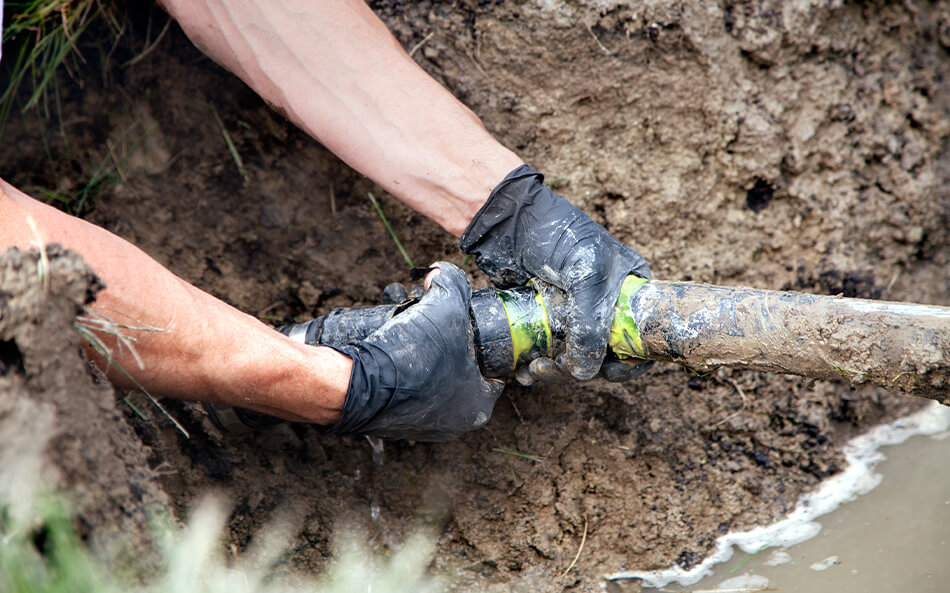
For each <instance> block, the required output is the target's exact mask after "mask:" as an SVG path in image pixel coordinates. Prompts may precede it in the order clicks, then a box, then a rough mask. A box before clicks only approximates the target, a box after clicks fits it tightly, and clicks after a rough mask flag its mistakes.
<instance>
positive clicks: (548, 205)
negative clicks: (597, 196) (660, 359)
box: [460, 165, 651, 383]
mask: <svg viewBox="0 0 950 593" xmlns="http://www.w3.org/2000/svg"><path fill="white" fill-rule="evenodd" d="M543 180H544V177H543V176H542V175H541V174H540V173H538V172H536V171H534V170H532V169H531V168H530V167H528V166H527V165H522V166H520V167H518V168H517V169H515V170H514V171H512V172H511V173H509V174H508V176H507V177H505V179H504V180H502V182H501V183H499V184H498V186H496V187H495V189H494V190H492V192H491V195H489V196H488V200H487V201H486V202H485V205H484V206H482V208H481V210H479V211H478V213H477V214H476V215H475V217H474V218H473V219H472V222H471V223H470V224H469V226H468V228H467V229H466V230H465V233H464V234H463V235H462V239H461V241H460V245H461V247H462V250H463V251H465V253H474V254H477V258H476V260H475V261H476V262H477V263H478V267H480V268H481V269H482V270H484V271H485V273H487V274H488V276H489V277H490V278H491V280H492V282H493V283H495V285H497V286H499V287H502V288H511V287H513V286H519V285H522V284H524V283H526V282H527V281H528V280H529V279H530V278H532V277H536V278H540V279H541V280H544V281H545V282H548V283H550V284H553V285H555V286H557V287H559V288H561V289H562V290H564V291H565V292H566V293H567V295H568V303H569V313H568V323H567V340H566V344H567V348H566V350H565V352H564V353H563V354H561V355H560V356H559V357H558V359H557V362H556V364H554V363H553V361H551V360H550V359H537V360H535V361H533V362H532V364H531V365H529V366H528V367H526V368H528V373H530V374H531V375H533V376H535V377H537V378H544V379H545V380H551V378H552V375H553V374H557V373H558V371H561V372H563V373H566V374H568V375H570V376H572V377H574V378H575V379H579V380H582V381H584V380H588V379H591V378H593V377H594V376H595V375H597V373H598V371H600V370H601V363H602V362H603V360H604V355H605V353H606V351H607V342H608V341H609V339H610V325H611V323H612V322H613V310H614V303H616V302H617V297H618V296H619V295H620V285H621V284H622V283H623V280H624V278H626V277H627V276H628V275H629V274H636V275H637V276H641V277H643V278H650V277H651V276H650V268H649V266H648V265H647V263H646V261H645V260H644V259H643V256H641V255H640V254H639V253H637V252H636V251H634V250H633V249H631V248H630V247H627V246H626V245H624V244H623V243H621V242H620V241H618V240H617V239H615V238H614V237H613V236H612V235H611V234H610V233H608V232H607V230H606V229H605V228H604V227H602V226H600V225H599V224H597V223H596V222H594V221H593V220H591V219H590V217H589V216H587V215H586V214H584V213H583V212H582V211H580V210H578V209H577V208H575V207H574V206H573V205H571V203H570V202H568V201H567V200H565V199H564V198H562V197H561V196H559V195H557V194H555V193H554V192H553V191H551V189H550V188H548V187H546V186H544V185H543V183H542V182H543ZM618 364H619V363H618ZM531 367H534V370H532V368H531ZM615 367H616V365H608V367H605V369H604V375H605V377H606V378H608V379H612V380H624V379H626V378H629V377H630V376H632V375H633V374H638V373H632V372H625V371H623V370H622V369H621V368H620V367H616V368H615ZM608 368H609V370H608ZM518 379H519V381H522V382H524V383H527V382H530V381H531V378H530V377H526V376H525V374H524V373H522V375H521V376H519V377H518Z"/></svg>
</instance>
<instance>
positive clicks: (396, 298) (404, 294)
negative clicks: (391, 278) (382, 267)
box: [383, 282, 409, 305]
mask: <svg viewBox="0 0 950 593" xmlns="http://www.w3.org/2000/svg"><path fill="white" fill-rule="evenodd" d="M408 300H409V291H408V290H407V289H406V287H405V286H404V285H403V284H402V283H401V282H391V283H390V284H387V285H386V288H384V289H383V304H386V305H398V304H400V303H404V302H406V301H408Z"/></svg>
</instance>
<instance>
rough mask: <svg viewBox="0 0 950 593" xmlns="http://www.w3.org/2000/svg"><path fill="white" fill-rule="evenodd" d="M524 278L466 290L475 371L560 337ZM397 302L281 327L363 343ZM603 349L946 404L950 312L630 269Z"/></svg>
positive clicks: (527, 354)
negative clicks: (650, 276)
mask: <svg viewBox="0 0 950 593" xmlns="http://www.w3.org/2000/svg"><path fill="white" fill-rule="evenodd" d="M565 298H566V297H565V296H564V294H563V293H562V292H560V291H559V290H558V289H556V288H554V287H552V286H550V285H547V284H544V283H541V282H536V283H533V284H532V286H525V287H521V288H516V289H513V290H495V289H484V290H479V291H476V292H475V293H474V294H473V295H472V308H471V316H472V327H473V329H474V334H475V344H476V353H477V356H478V360H479V365H480V366H481V369H482V372H483V373H484V374H485V375H486V376H490V377H504V376H507V375H510V374H511V373H512V371H514V369H515V368H517V367H518V366H520V365H522V364H526V363H527V362H529V361H531V360H532V359H533V358H536V357H538V356H556V355H557V353H558V352H560V351H561V349H562V348H563V344H564V332H565V326H564V323H565V319H566V300H565ZM405 306H406V305H398V306H397V305H387V306H380V307H366V308H351V309H337V310H335V311H333V312H331V313H330V314H329V315H327V316H325V317H321V318H319V319H315V320H313V321H309V322H306V323H301V324H296V325H292V326H289V327H287V328H284V332H285V333H287V334H288V335H289V336H291V337H293V338H295V339H297V340H299V341H301V342H305V343H308V344H337V345H339V344H345V343H347V342H352V341H357V340H360V339H362V338H364V337H366V336H367V335H369V334H370V333H372V331H373V330H375V329H376V328H378V327H379V326H380V325H382V324H383V323H384V322H385V321H386V320H387V319H389V318H390V317H391V316H393V315H398V313H399V311H400V310H401V309H402V308H404V307H405ZM610 349H611V351H612V353H613V355H615V356H617V357H618V358H620V359H626V360H630V361H631V362H633V363H639V362H642V361H643V360H644V359H646V360H657V361H669V362H676V363H679V364H682V365H685V366H687V367H690V368H693V369H695V370H696V371H698V372H701V373H705V372H709V371H712V370H713V369H715V368H717V367H730V368H743V369H754V370H760V371H768V372H778V373H788V374H793V375H800V376H803V377H812V378H816V379H837V380H842V379H843V380H846V381H848V382H849V383H851V384H852V385H862V384H874V385H880V386H883V387H886V388H888V389H892V390H894V391H899V392H902V393H906V394H910V395H916V396H922V397H927V398H930V399H934V400H937V401H939V402H941V403H942V404H945V405H947V404H950V356H948V353H950V308H948V307H938V306H931V305H915V304H909V303H894V302H885V301H873V300H864V299H852V298H843V297H833V296H818V295H812V294H804V293H799V292H791V291H788V292H786V291H772V290H757V289H751V288H728V287H723V286H712V285H704V284H696V283H690V282H666V281H660V280H644V279H641V278H636V277H634V276H630V277H628V278H627V280H626V281H625V282H624V285H623V289H622V291H621V294H620V298H619V299H618V301H617V304H616V307H615V315H614V321H613V326H612V328H611V337H610Z"/></svg>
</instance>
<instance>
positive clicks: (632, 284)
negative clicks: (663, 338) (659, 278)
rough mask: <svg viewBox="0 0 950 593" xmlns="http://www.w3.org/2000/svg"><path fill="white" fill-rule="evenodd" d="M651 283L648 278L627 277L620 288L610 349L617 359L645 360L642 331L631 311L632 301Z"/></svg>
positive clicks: (611, 331) (612, 326) (615, 307)
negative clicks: (641, 289) (638, 292)
mask: <svg viewBox="0 0 950 593" xmlns="http://www.w3.org/2000/svg"><path fill="white" fill-rule="evenodd" d="M647 282H649V280H647V279H646V278H639V277H637V276H633V275H630V276H627V279H626V280H624V281H623V285H622V286H621V287H620V296H619V297H618V298H617V304H615V305H614V322H613V324H612V325H611V326H610V342H609V346H610V349H611V350H613V352H614V354H616V355H617V358H620V359H624V358H643V357H644V355H645V354H646V353H645V352H644V350H643V342H641V341H640V329H639V328H638V327H637V322H636V321H635V320H634V318H633V313H632V312H631V311H630V299H631V298H632V297H633V295H634V294H636V292H637V291H638V290H640V288H641V287H642V286H643V285H644V284H646V283H647Z"/></svg>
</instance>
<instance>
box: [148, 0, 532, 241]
mask: <svg viewBox="0 0 950 593" xmlns="http://www.w3.org/2000/svg"><path fill="white" fill-rule="evenodd" d="M163 4H164V6H165V7H166V9H167V10H168V11H169V13H170V14H171V15H172V16H174V17H175V19H176V20H177V21H178V22H179V23H180V24H181V26H182V28H183V29H184V30H185V33H187V34H188V36H189V38H191V40H192V41H193V42H194V43H195V44H196V45H197V46H198V47H199V48H201V49H202V50H203V51H205V52H206V53H207V54H208V55H209V56H211V57H212V58H214V59H215V60H216V61H217V62H218V63H220V64H221V65H223V66H224V67H226V68H227V69H229V70H231V71H232V72H234V73H235V74H237V75H238V76H240V77H241V78H242V79H243V80H244V81H245V82H246V83H247V84H248V85H250V86H251V88H253V89H254V90H255V91H257V92H258V93H259V94H260V95H261V96H262V97H263V98H264V99H265V100H266V101H268V102H269V103H271V104H272V105H273V106H274V107H276V108H277V109H279V110H280V111H282V112H283V113H286V114H287V116H288V117H289V118H290V119H291V120H292V121H294V122H295V123H296V124H297V125H299V126H300V127H301V128H303V129H304V130H305V131H307V132H308V133H309V134H311V135H312V136H313V137H314V138H316V139H317V140H319V141H320V142H321V143H322V144H324V145H325V146H326V147H327V148H329V149H330V150H332V151H333V152H334V153H336V154H337V155H338V156H339V157H340V158H342V159H343V160H344V161H346V162H347V163H348V164H349V165H350V166H352V167H353V168H354V169H356V170H358V171H360V172H361V173H363V174H364V175H366V176H368V177H369V178H371V179H373V180H374V181H375V182H377V183H378V184H380V185H381V186H382V187H383V188H385V189H386V191H388V192H390V193H391V194H392V195H394V196H396V197H397V198H399V199H400V200H402V201H403V202H405V203H406V204H407V205H409V206H410V207H412V208H413V209H415V210H417V211H418V212H420V213H422V214H424V215H426V216H427V217H429V218H431V219H432V220H434V221H436V222H437V223H439V224H440V225H441V226H442V227H443V228H445V229H446V230H447V231H449V232H450V233H452V234H453V235H455V236H456V237H460V236H461V235H462V233H463V232H464V230H465V228H466V227H467V226H468V224H469V222H470V221H471V220H472V217H473V216H474V215H475V213H476V212H477V211H478V209H479V208H480V207H481V206H482V204H484V202H485V200H486V199H487V198H488V195H489V193H490V192H491V190H492V188H493V187H495V185H496V184H497V183H498V182H499V181H501V180H502V179H503V178H504V177H505V175H506V174H507V173H508V172H509V171H511V170H513V169H515V168H516V167H518V166H519V165H521V164H522V161H521V159H520V158H519V157H518V156H517V155H515V154H514V153H513V152H511V151H510V150H508V149H507V148H505V147H504V146H503V145H502V144H500V143H499V142H498V141H497V140H495V138H493V137H492V136H491V134H489V133H488V131H487V130H485V127H484V126H483V125H482V123H481V121H480V120H479V119H478V117H477V116H476V115H475V114H474V113H472V111H471V110H470V109H468V108H467V107H465V106H464V105H462V103H460V102H459V101H458V100H456V99H455V97H453V96H452V95H451V94H450V93H449V92H448V91H446V90H445V89H444V88H443V87H442V86H441V85H439V83H437V82H436V81H435V80H433V79H432V78H431V77H430V76H429V75H428V74H426V73H425V71H423V70H422V69H421V68H420V67H419V66H418V65H417V64H416V63H415V62H414V61H413V60H412V58H410V57H409V55H408V54H407V53H406V52H405V51H404V50H403V49H402V47H401V46H400V45H399V43H398V42H397V41H396V39H395V38H394V37H393V36H392V34H391V33H390V32H389V30H388V29H387V28H386V26H385V25H384V24H383V23H382V22H381V21H380V20H379V19H378V18H377V17H376V15H375V14H374V13H373V11H372V10H370V8H369V7H368V6H367V5H366V3H365V2H364V1H363V0H320V1H317V2H309V1H304V0H289V1H284V0H163Z"/></svg>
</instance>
